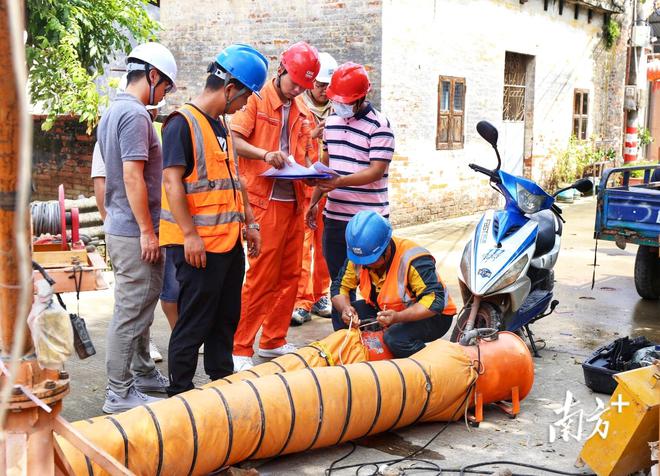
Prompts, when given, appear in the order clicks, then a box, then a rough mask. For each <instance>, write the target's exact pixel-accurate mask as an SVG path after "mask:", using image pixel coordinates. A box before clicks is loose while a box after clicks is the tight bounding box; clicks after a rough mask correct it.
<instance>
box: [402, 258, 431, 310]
mask: <svg viewBox="0 0 660 476" xmlns="http://www.w3.org/2000/svg"><path fill="white" fill-rule="evenodd" d="M422 255H429V256H430V255H431V253H430V252H429V251H428V250H427V249H426V248H422V247H421V246H415V247H413V248H410V249H408V250H406V251H405V252H404V253H403V256H401V259H400V260H399V269H398V270H397V272H396V277H397V289H398V292H399V298H400V299H401V301H402V302H403V303H404V304H405V306H406V307H408V306H409V305H410V302H411V301H412V298H411V297H410V295H409V294H408V291H407V289H406V283H407V282H408V268H409V267H410V262H411V261H412V260H413V259H414V258H417V257H419V256H422Z"/></svg>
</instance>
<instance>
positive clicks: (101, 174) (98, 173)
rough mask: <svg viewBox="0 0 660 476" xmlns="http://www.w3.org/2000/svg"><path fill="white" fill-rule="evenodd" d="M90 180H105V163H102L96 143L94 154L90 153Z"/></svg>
mask: <svg viewBox="0 0 660 476" xmlns="http://www.w3.org/2000/svg"><path fill="white" fill-rule="evenodd" d="M92 178H105V162H103V156H102V155H101V148H100V147H99V143H98V142H97V143H96V144H94V152H93V153H92Z"/></svg>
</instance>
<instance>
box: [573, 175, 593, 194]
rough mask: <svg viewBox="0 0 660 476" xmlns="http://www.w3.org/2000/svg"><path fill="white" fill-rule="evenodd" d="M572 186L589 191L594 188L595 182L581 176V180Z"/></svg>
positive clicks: (584, 191) (582, 191)
mask: <svg viewBox="0 0 660 476" xmlns="http://www.w3.org/2000/svg"><path fill="white" fill-rule="evenodd" d="M572 188H575V189H577V190H578V191H579V192H581V193H587V192H591V191H592V190H593V188H594V184H593V182H592V181H591V180H589V179H588V178H581V179H580V180H578V181H577V182H575V183H574V184H573V187H572Z"/></svg>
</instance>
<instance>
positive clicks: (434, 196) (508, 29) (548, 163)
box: [381, 0, 626, 223]
mask: <svg viewBox="0 0 660 476" xmlns="http://www.w3.org/2000/svg"><path fill="white" fill-rule="evenodd" d="M543 4H544V2H542V1H540V0H534V1H529V2H526V3H524V4H521V3H520V2H519V1H518V0H479V1H470V2H466V1H464V0H437V1H434V2H418V1H415V0H384V1H383V47H382V48H383V63H382V67H383V70H382V76H381V97H382V110H383V112H384V113H385V114H386V115H387V116H388V117H389V119H390V120H391V121H392V123H393V127H394V129H395V133H396V142H397V154H398V157H397V160H395V161H394V162H393V165H392V167H391V171H392V173H391V175H392V178H393V180H392V186H391V197H390V201H391V203H392V210H393V212H392V219H393V221H395V222H398V223H411V222H416V221H426V220H428V219H430V218H438V217H446V216H454V215H461V214H467V213H471V212H476V211H479V210H481V209H483V208H485V207H489V206H492V205H493V204H495V203H497V200H498V195H497V194H496V193H495V192H493V191H491V189H490V188H489V187H488V185H487V182H486V180H485V179H484V178H483V176H482V175H479V174H476V173H474V172H472V171H471V170H470V169H469V168H468V166H467V165H468V163H470V162H476V163H479V164H481V165H485V166H494V164H495V156H494V154H493V151H492V149H491V147H490V146H489V145H488V144H487V143H486V142H485V141H483V140H482V139H481V138H480V137H479V136H478V134H477V133H476V130H475V126H476V124H477V122H478V121H480V120H482V119H486V120H489V121H490V122H492V123H493V124H494V125H495V126H496V127H497V128H498V129H499V130H500V142H499V144H500V147H501V149H502V152H503V155H504V154H506V151H505V149H506V147H507V137H506V134H504V132H505V131H506V124H504V123H503V120H502V104H503V89H504V63H505V53H506V52H507V51H510V52H515V53H521V54H525V55H530V56H532V57H533V58H534V68H533V69H534V72H533V74H534V78H533V82H532V84H531V85H530V87H532V88H533V95H532V97H533V102H534V104H533V114H532V115H530V118H529V120H530V121H532V122H531V124H526V125H525V134H526V137H525V142H526V147H525V148H526V149H527V151H528V154H529V156H528V157H526V159H527V160H525V165H526V169H527V171H528V173H530V175H531V176H532V177H533V178H534V179H537V180H541V181H542V182H544V181H545V179H546V178H547V177H548V175H549V173H550V171H551V170H552V167H553V165H554V162H553V159H552V158H551V157H550V151H551V150H552V149H553V148H555V147H565V145H566V144H567V142H568V139H569V137H570V136H571V133H572V108H573V91H574V89H576V88H580V89H588V90H589V91H590V92H591V93H590V111H591V113H590V114H591V115H590V120H589V129H588V135H591V134H594V133H595V134H597V135H599V136H602V137H603V138H604V139H606V140H611V141H613V143H614V144H617V143H618V144H620V141H621V121H622V109H621V105H620V100H621V97H622V93H623V78H624V75H625V65H626V61H625V40H621V41H620V42H619V45H618V46H617V48H615V49H614V50H613V51H606V50H604V48H603V42H602V41H601V35H602V25H603V14H602V13H596V12H594V13H593V16H592V21H591V23H589V22H588V18H587V10H586V9H585V8H584V7H583V8H581V9H580V10H579V15H578V18H577V19H574V7H573V5H572V4H569V3H566V4H565V6H564V10H563V14H562V15H560V14H559V12H558V8H559V2H549V9H548V11H544V8H543ZM625 34H626V33H625V31H623V32H622V38H625V36H624V35H625ZM622 44H623V47H622V46H621V45H622ZM439 75H446V76H457V77H462V78H465V81H466V97H465V101H466V104H465V124H464V130H465V146H464V148H463V149H459V150H436V146H435V137H436V129H437V114H438V111H437V108H438V76H439ZM617 141H618V142H617Z"/></svg>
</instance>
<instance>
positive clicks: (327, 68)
mask: <svg viewBox="0 0 660 476" xmlns="http://www.w3.org/2000/svg"><path fill="white" fill-rule="evenodd" d="M319 61H320V63H321V69H319V74H318V75H317V76H316V81H318V82H319V83H326V84H329V83H330V78H332V74H333V73H334V72H335V70H336V69H337V66H338V65H337V60H336V59H334V58H333V57H332V55H331V54H330V53H319Z"/></svg>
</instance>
